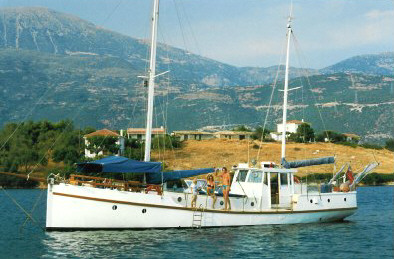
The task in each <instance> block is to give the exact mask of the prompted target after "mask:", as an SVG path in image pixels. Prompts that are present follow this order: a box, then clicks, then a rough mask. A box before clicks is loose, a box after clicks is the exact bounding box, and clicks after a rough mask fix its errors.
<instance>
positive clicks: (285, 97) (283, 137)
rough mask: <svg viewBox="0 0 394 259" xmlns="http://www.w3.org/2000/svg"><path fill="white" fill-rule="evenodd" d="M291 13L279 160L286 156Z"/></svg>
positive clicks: (288, 28) (288, 25)
mask: <svg viewBox="0 0 394 259" xmlns="http://www.w3.org/2000/svg"><path fill="white" fill-rule="evenodd" d="M291 13H292V11H291V10H290V15H289V19H288V23H287V51H286V71H285V88H284V90H283V118H282V131H283V132H282V156H281V160H282V161H283V159H285V157H286V123H287V95H288V91H289V58H290V57H289V56H290V37H291V33H292V29H291Z"/></svg>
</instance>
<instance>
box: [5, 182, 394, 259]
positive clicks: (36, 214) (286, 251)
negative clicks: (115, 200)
mask: <svg viewBox="0 0 394 259" xmlns="http://www.w3.org/2000/svg"><path fill="white" fill-rule="evenodd" d="M393 190H394V187H361V188H358V206H359V209H358V210H357V212H356V213H355V214H354V215H353V216H351V217H349V218H348V219H347V220H346V221H344V222H338V223H324V224H297V225H276V226H252V227H224V228H209V229H172V230H171V229H170V230H144V231H132V230H125V231H74V232H45V231H44V230H43V227H44V226H45V209H46V208H45V206H46V190H7V193H5V192H4V191H3V190H0V222H1V226H0V258H10V259H11V258H182V259H183V258H206V259H211V258H379V259H382V258H393V228H394V226H393V224H394V223H393V222H394V212H393ZM7 194H8V195H9V196H10V197H11V198H12V199H15V202H17V203H18V204H19V205H20V206H22V208H23V209H25V210H26V212H28V213H29V214H30V213H31V215H32V217H33V218H34V220H35V221H36V222H35V223H34V222H32V220H30V219H27V217H26V214H25V213H24V212H22V209H21V208H19V207H18V206H17V205H16V204H15V203H14V202H13V201H12V199H11V198H10V197H8V196H7ZM33 208H34V210H33Z"/></svg>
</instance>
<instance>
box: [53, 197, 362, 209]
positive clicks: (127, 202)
mask: <svg viewBox="0 0 394 259" xmlns="http://www.w3.org/2000/svg"><path fill="white" fill-rule="evenodd" d="M53 195H59V196H64V197H70V198H76V199H83V200H91V201H100V202H108V203H117V204H125V205H133V206H139V207H151V208H163V209H174V210H189V211H196V210H199V209H198V208H187V207H176V206H167V205H157V204H146V203H138V202H129V201H117V200H109V199H101V198H93V197H86V196H79V195H74V194H67V193H59V192H53ZM347 210H357V207H350V208H338V209H326V210H304V211H294V210H272V211H231V210H230V211H225V210H212V209H204V213H206V212H212V213H227V214H294V213H319V212H330V211H347Z"/></svg>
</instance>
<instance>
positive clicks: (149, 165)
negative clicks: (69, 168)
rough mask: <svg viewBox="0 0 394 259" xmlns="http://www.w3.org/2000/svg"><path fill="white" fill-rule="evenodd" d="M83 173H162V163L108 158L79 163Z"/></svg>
mask: <svg viewBox="0 0 394 259" xmlns="http://www.w3.org/2000/svg"><path fill="white" fill-rule="evenodd" d="M77 171H78V172H81V173H92V172H93V173H160V172H161V163H160V162H142V161H137V160H132V159H128V158H126V157H122V156H108V157H105V158H103V159H99V160H96V161H92V162H86V163H78V164H77Z"/></svg>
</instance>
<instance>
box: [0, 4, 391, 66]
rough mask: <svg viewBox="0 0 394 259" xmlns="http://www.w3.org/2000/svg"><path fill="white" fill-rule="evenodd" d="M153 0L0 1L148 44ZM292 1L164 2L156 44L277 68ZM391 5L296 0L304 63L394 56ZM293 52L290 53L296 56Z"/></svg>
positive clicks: (296, 25) (239, 63)
mask: <svg viewBox="0 0 394 259" xmlns="http://www.w3.org/2000/svg"><path fill="white" fill-rule="evenodd" d="M151 2H152V1H151V0H0V6H1V7H5V6H44V7H48V8H51V9H54V10H57V11H60V12H66V13H70V14H74V15H77V16H79V17H81V18H83V19H86V20H88V21H91V22H93V23H95V24H97V25H99V26H102V27H105V28H108V29H111V30H115V31H118V32H120V33H123V34H126V35H130V36H132V37H136V38H147V37H148V35H149V26H150V25H149V21H150V20H149V19H150V15H151V14H150V9H151ZM289 6H290V0H286V1H284V0H161V2H160V25H159V27H160V28H159V30H160V33H159V40H160V41H161V42H164V43H167V44H170V45H173V46H177V47H180V48H183V49H187V50H188V51H190V52H193V53H196V54H200V55H203V56H206V57H209V58H212V59H216V60H218V61H222V62H225V63H229V64H232V65H237V66H271V65H276V64H278V63H279V60H280V57H281V53H282V49H283V46H284V44H285V35H286V20H287V16H288V12H289ZM393 6H394V4H393V0H298V1H297V0H293V13H294V15H293V16H294V21H293V28H294V33H295V36H296V38H297V42H298V44H297V45H298V47H297V50H298V51H299V53H300V55H301V56H302V57H303V58H302V59H301V60H303V62H302V63H300V62H299V61H297V60H298V59H296V56H295V55H293V57H292V61H293V62H292V64H293V65H294V66H299V65H302V66H308V67H313V68H322V67H325V66H328V65H331V64H333V63H335V62H338V61H340V60H342V59H345V58H348V57H351V56H354V55H359V54H370V53H381V52H385V51H393V47H394V29H393V27H394V10H393ZM295 50H296V49H295V48H294V49H293V53H296V51H295Z"/></svg>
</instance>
